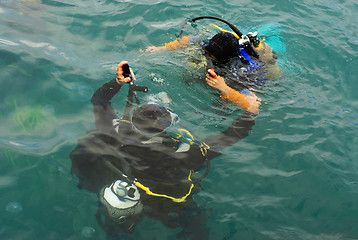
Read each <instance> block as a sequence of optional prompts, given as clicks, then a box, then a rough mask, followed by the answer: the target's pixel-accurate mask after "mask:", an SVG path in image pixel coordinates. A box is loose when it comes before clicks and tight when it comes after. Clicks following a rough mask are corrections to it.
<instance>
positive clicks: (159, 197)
mask: <svg viewBox="0 0 358 240" xmlns="http://www.w3.org/2000/svg"><path fill="white" fill-rule="evenodd" d="M134 80H135V75H134V73H133V71H132V70H131V69H130V68H129V66H128V63H127V62H125V61H124V62H121V63H120V64H119V65H118V68H117V77H116V78H114V79H112V80H111V81H110V82H107V83H105V84H104V85H103V86H102V87H100V88H99V89H98V90H97V91H96V92H95V93H94V95H93V97H92V99H91V101H92V103H93V111H94V115H95V125H96V130H93V131H90V132H89V133H88V135H87V136H86V137H84V138H82V139H79V141H78V146H77V147H76V149H75V150H73V151H72V152H71V154H70V157H71V160H72V168H71V172H72V173H73V174H75V175H77V176H78V178H79V185H78V187H79V188H82V189H86V190H88V191H91V192H93V193H96V194H98V198H99V209H98V213H97V220H98V222H99V224H100V225H101V226H102V227H103V229H104V230H105V231H106V232H107V234H108V236H109V237H110V238H112V237H113V238H116V237H118V234H119V232H122V233H123V232H124V233H127V234H129V233H131V232H133V230H134V228H135V226H136V225H137V224H139V223H140V222H141V220H142V217H143V215H146V216H148V217H151V218H153V219H157V220H159V221H161V222H162V223H163V224H164V225H165V226H168V227H170V228H181V229H182V231H181V232H180V233H179V234H178V235H179V237H185V238H189V239H207V238H208V233H209V231H208V229H207V228H206V222H207V214H206V212H205V210H202V209H200V208H199V207H198V206H197V205H196V203H195V201H194V200H193V198H192V196H193V194H195V193H196V192H198V191H199V190H200V180H201V179H203V178H204V177H205V176H206V175H207V173H208V171H209V164H210V163H209V160H211V159H213V158H215V157H217V156H219V155H220V154H221V153H220V152H219V151H220V150H222V149H224V148H226V147H229V146H231V145H233V144H235V143H236V142H238V141H239V140H240V139H242V138H244V137H246V136H248V134H249V131H250V130H251V128H252V126H254V125H255V120H254V117H255V116H256V114H253V113H250V112H248V111H246V112H245V113H244V114H243V115H242V116H241V117H239V118H238V119H236V120H235V121H233V123H232V125H231V126H230V127H229V128H227V129H226V130H225V131H223V132H222V133H220V134H218V135H215V136H209V137H206V138H205V139H204V140H203V141H200V140H198V139H196V137H194V135H193V134H192V133H191V132H189V131H188V130H186V129H182V128H180V127H176V126H178V124H177V123H178V121H179V117H178V115H176V114H175V113H174V112H172V111H171V110H169V109H167V108H165V107H163V106H161V105H159V104H157V103H153V102H149V103H146V104H143V105H139V101H138V98H137V95H136V91H138V90H139V91H143V92H146V91H147V89H146V88H145V87H140V86H136V85H135V84H134V83H133V82H134ZM126 83H129V84H130V86H129V93H128V100H127V105H126V108H125V110H124V113H123V117H122V118H120V117H119V116H118V115H117V114H116V113H115V111H114V109H113V108H112V106H111V102H110V101H111V99H112V98H113V97H114V96H115V95H116V94H117V93H118V92H119V91H120V89H121V87H122V86H123V85H124V84H126ZM133 97H135V99H136V100H137V105H138V106H137V108H135V109H134V110H133V111H132V113H131V108H132V105H133V102H132V100H133ZM205 166H206V167H205ZM198 171H199V173H198ZM200 172H201V176H200ZM203 172H204V173H203ZM198 174H199V176H197V175H198Z"/></svg>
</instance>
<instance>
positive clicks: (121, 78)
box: [116, 61, 135, 84]
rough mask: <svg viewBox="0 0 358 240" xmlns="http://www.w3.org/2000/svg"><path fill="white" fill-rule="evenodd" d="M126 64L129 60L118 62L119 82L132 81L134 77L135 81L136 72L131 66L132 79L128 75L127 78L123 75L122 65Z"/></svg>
mask: <svg viewBox="0 0 358 240" xmlns="http://www.w3.org/2000/svg"><path fill="white" fill-rule="evenodd" d="M125 64H128V62H127V61H122V62H120V63H119V64H118V67H117V78H116V80H117V83H118V84H125V83H128V82H130V81H132V79H133V81H135V75H134V73H133V71H132V68H129V71H130V72H131V75H132V79H131V78H130V77H126V78H125V77H124V76H123V69H122V66H123V65H125Z"/></svg>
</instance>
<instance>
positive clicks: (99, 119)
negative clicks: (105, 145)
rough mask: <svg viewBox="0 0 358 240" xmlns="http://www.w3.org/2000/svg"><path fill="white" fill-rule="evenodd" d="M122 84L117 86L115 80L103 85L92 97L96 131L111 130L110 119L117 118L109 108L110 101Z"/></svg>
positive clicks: (110, 107)
mask: <svg viewBox="0 0 358 240" xmlns="http://www.w3.org/2000/svg"><path fill="white" fill-rule="evenodd" d="M122 85H123V84H118V83H117V80H116V78H114V79H112V80H111V81H110V82H107V83H105V84H104V85H103V86H102V87H100V88H99V89H98V90H97V91H96V92H95V93H94V94H93V96H92V99H91V102H92V104H93V113H94V115H95V124H96V128H97V129H98V130H111V129H112V128H113V123H112V119H116V118H118V116H117V114H116V113H115V111H114V109H113V108H112V106H111V103H110V100H111V99H112V98H113V97H114V96H115V95H116V94H117V93H118V92H119V90H120V89H121V87H122Z"/></svg>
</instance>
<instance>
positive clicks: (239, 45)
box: [146, 16, 282, 113]
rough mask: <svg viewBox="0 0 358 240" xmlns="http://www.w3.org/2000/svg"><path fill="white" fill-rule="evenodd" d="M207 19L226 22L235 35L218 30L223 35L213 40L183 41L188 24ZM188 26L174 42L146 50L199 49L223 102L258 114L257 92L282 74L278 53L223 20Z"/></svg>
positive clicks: (192, 38) (189, 38) (194, 38)
mask: <svg viewBox="0 0 358 240" xmlns="http://www.w3.org/2000/svg"><path fill="white" fill-rule="evenodd" d="M205 18H209V19H214V20H218V21H221V22H224V23H226V24H228V25H229V27H230V28H231V29H232V30H233V31H234V32H228V31H226V30H224V29H222V28H220V27H218V26H216V27H217V28H219V29H220V30H221V32H219V33H217V34H216V35H214V36H213V37H212V38H210V39H202V37H199V36H184V37H181V35H182V33H183V28H184V26H185V24H186V23H188V22H194V21H197V20H199V19H205ZM186 23H185V24H184V25H183V27H182V31H181V32H180V34H179V36H178V38H177V39H176V40H175V41H172V42H169V43H165V44H163V45H162V46H159V47H156V46H150V47H147V49H146V51H149V52H153V51H159V50H175V49H178V48H187V47H189V46H192V45H199V46H200V48H201V49H202V50H203V53H204V55H205V56H206V58H204V59H202V60H203V61H204V62H205V64H201V65H204V67H208V66H209V65H211V66H212V68H210V69H208V73H207V75H206V81H207V83H208V84H209V85H210V86H211V87H213V88H215V89H218V90H219V91H220V93H221V98H222V99H225V100H228V101H229V102H232V103H234V104H236V105H238V106H240V107H242V108H244V109H246V110H248V111H250V112H253V113H258V112H259V106H260V104H261V99H259V98H258V97H257V96H256V94H255V93H254V91H255V90H256V89H257V88H259V87H260V86H262V85H263V84H264V83H265V82H266V80H268V79H274V78H278V77H280V76H281V74H282V73H281V70H280V68H279V66H278V64H277V61H276V59H277V56H276V54H275V52H273V51H272V50H271V49H270V47H269V45H268V44H267V43H266V42H264V41H263V40H260V39H258V38H257V33H256V32H255V33H251V32H250V33H248V34H247V35H243V34H242V33H241V32H240V31H239V30H238V29H237V28H236V27H235V26H233V25H232V24H230V23H228V22H227V21H225V20H223V19H220V18H216V17H211V16H202V17H198V18H194V19H191V20H189V21H187V22H186ZM209 61H210V63H209ZM214 69H215V70H214ZM215 71H217V72H218V73H219V75H218V74H216V73H215Z"/></svg>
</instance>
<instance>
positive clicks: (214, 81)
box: [206, 69, 261, 114]
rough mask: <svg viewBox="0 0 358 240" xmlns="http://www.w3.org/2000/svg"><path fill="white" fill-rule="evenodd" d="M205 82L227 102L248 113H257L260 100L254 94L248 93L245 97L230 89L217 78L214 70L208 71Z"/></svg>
mask: <svg viewBox="0 0 358 240" xmlns="http://www.w3.org/2000/svg"><path fill="white" fill-rule="evenodd" d="M206 82H207V83H208V85H209V86H211V87H213V88H216V89H218V90H220V91H221V94H222V95H223V96H226V97H225V98H226V99H229V101H231V102H233V103H235V104H236V105H238V106H240V107H243V108H245V109H246V110H247V111H249V112H252V113H256V114H258V113H259V107H260V105H261V99H260V98H258V97H257V96H256V95H255V93H253V92H251V91H250V94H249V95H246V94H242V93H239V92H238V91H236V90H234V89H232V88H231V87H229V86H228V85H227V84H226V83H225V79H224V78H223V77H221V76H218V75H217V74H216V73H215V71H214V69H209V70H208V74H207V75H206Z"/></svg>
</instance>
